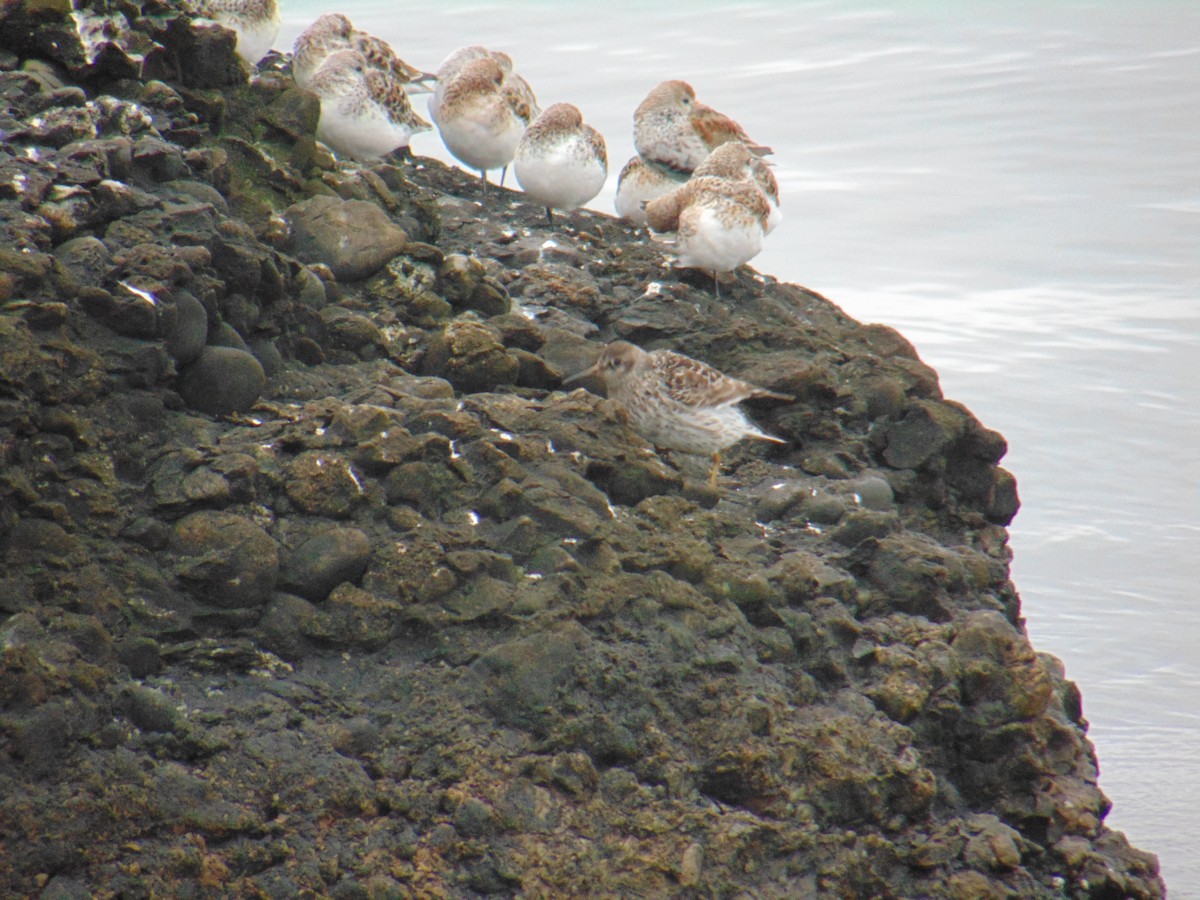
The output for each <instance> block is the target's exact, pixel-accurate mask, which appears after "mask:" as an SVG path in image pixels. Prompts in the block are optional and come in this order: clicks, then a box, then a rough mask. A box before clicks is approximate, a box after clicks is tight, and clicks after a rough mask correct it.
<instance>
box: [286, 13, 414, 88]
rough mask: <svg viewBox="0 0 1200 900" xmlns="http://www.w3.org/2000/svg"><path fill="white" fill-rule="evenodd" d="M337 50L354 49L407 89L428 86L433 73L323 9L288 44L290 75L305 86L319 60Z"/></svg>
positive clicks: (308, 82) (380, 39) (343, 17)
mask: <svg viewBox="0 0 1200 900" xmlns="http://www.w3.org/2000/svg"><path fill="white" fill-rule="evenodd" d="M337 50H357V51H358V52H359V53H361V54H362V55H363V57H364V58H365V59H366V60H367V62H369V63H370V64H371V65H372V66H374V67H375V68H377V69H382V70H384V71H386V72H387V73H388V74H389V75H390V76H391V78H392V80H393V81H395V82H396V83H397V84H401V85H406V86H407V89H408V90H415V89H417V88H421V89H423V90H426V91H428V90H430V88H429V86H428V84H427V83H428V82H431V81H433V79H434V77H435V76H434V75H433V74H431V73H429V72H422V71H421V70H420V69H418V68H417V67H416V66H410V65H409V64H408V63H406V62H405V61H404V60H402V59H401V58H400V57H398V56H397V55H396V53H395V51H394V50H392V47H391V45H390V44H388V42H387V41H385V40H383V39H382V38H377V37H375V35H373V34H368V33H367V32H365V31H361V30H359V29H358V28H355V27H354V24H353V23H352V22H351V21H350V20H349V19H348V18H346V17H345V16H343V15H342V14H341V13H326V14H325V15H323V16H320V17H319V18H318V19H317V20H316V21H315V22H313V23H312V24H311V25H309V26H308V27H307V28H305V29H304V31H302V32H300V36H299V37H298V38H296V43H295V44H294V45H293V48H292V78H293V79H295V82H296V84H297V85H299V86H300V87H302V88H306V87H308V86H309V84H310V83H311V82H312V79H313V76H314V75H316V74H317V70H318V69H320V68H321V64H322V63H323V62H325V60H326V59H327V58H328V57H329V55H330V54H331V53H334V52H335V51H337Z"/></svg>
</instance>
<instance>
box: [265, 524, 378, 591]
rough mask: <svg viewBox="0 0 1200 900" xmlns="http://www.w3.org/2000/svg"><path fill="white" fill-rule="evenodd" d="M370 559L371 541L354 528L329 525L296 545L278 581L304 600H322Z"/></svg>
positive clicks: (357, 575) (354, 576)
mask: <svg viewBox="0 0 1200 900" xmlns="http://www.w3.org/2000/svg"><path fill="white" fill-rule="evenodd" d="M370 561H371V541H370V539H369V538H368V537H367V536H366V535H365V534H364V533H363V532H361V531H359V530H358V529H357V528H332V529H330V530H328V531H324V532H321V533H320V534H315V535H313V536H312V537H310V538H309V539H308V540H306V541H304V543H302V544H300V546H298V547H297V548H296V549H295V550H294V551H292V553H291V554H290V557H289V559H288V561H287V562H286V564H285V565H284V566H283V570H282V573H281V578H280V584H281V586H282V587H284V588H286V589H288V590H291V591H292V592H293V593H295V594H297V595H299V596H301V597H304V598H305V599H306V600H312V601H320V600H324V599H325V598H326V597H327V596H328V595H329V592H330V591H332V590H333V589H334V588H335V587H337V586H338V585H339V584H341V583H342V582H344V581H357V580H358V579H359V578H361V577H362V574H363V572H365V571H366V569H367V565H368V563H369V562H370Z"/></svg>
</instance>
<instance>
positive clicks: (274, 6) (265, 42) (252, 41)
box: [196, 0, 280, 66]
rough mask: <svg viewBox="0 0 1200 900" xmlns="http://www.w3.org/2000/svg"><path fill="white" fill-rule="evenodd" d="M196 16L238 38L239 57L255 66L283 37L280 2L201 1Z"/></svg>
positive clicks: (243, 0)
mask: <svg viewBox="0 0 1200 900" xmlns="http://www.w3.org/2000/svg"><path fill="white" fill-rule="evenodd" d="M196 12H198V13H199V14H200V15H202V16H204V17H205V18H207V19H212V21H214V22H216V23H217V24H218V25H221V26H223V27H225V28H228V29H229V30H230V31H233V32H235V33H236V34H237V48H236V49H237V55H238V56H240V57H241V58H242V59H243V60H244V61H245V62H246V63H247V64H248V65H250V66H254V65H257V64H258V61H259V60H260V59H262V58H263V57H264V56H266V55H267V51H269V50H270V49H271V45H272V44H273V43H274V42H275V38H277V37H278V36H279V24H280V18H279V4H278V3H277V2H276V0H199V2H198V3H196Z"/></svg>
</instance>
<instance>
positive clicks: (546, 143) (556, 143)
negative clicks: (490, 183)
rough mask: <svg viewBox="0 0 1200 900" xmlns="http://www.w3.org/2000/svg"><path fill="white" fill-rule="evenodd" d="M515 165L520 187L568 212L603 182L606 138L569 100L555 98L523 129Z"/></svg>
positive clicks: (550, 215)
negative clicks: (553, 101) (586, 121)
mask: <svg viewBox="0 0 1200 900" xmlns="http://www.w3.org/2000/svg"><path fill="white" fill-rule="evenodd" d="M513 170H514V171H515V173H516V176H517V182H518V183H519V184H520V185H521V189H522V190H523V191H525V193H526V194H528V195H529V196H530V197H532V198H533V199H534V200H536V201H538V202H539V203H541V204H543V205H544V206H545V207H546V218H547V220H548V221H549V222H550V224H551V225H553V224H554V212H553V211H554V210H556V209H561V210H563V211H564V212H569V211H570V210H572V209H576V208H578V207H580V206H583V204H585V203H587V202H588V201H589V200H591V199H592V198H593V197H595V196H596V195H597V194H598V193H600V189H601V188H602V187H604V180H605V179H606V178H607V177H608V151H607V149H606V148H605V146H604V138H603V137H602V136H601V134H600V132H598V131H597V130H596V129H595V128H593V127H592V126H591V125H587V124H584V121H583V115H582V114H581V113H580V112H579V110H578V109H577V108H576V107H574V106H572V105H571V104H570V103H555V104H554V105H553V106H551V107H550V108H548V109H547V110H546V111H545V112H543V113H542V114H541V115H540V116H538V117H537V118H536V119H534V120H533V123H532V124H531V125H530V126H529V128H527V129H526V130H525V135H524V136H523V137H522V138H521V142H520V143H519V144H517V151H516V155H515V157H514V158H513Z"/></svg>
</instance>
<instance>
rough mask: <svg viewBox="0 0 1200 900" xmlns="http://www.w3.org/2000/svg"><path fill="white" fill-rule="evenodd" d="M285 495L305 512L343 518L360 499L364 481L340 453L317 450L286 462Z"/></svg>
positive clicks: (362, 495) (361, 499) (362, 493)
mask: <svg viewBox="0 0 1200 900" xmlns="http://www.w3.org/2000/svg"><path fill="white" fill-rule="evenodd" d="M287 471H288V478H287V495H288V498H289V499H290V500H291V501H292V502H293V503H295V504H296V506H297V507H298V508H299V509H301V510H303V511H304V512H306V513H309V514H311V515H317V516H328V517H330V518H335V519H344V518H346V517H347V516H349V515H350V513H351V512H353V511H354V508H355V507H356V506H358V504H359V503H361V502H362V501H363V498H364V490H363V483H362V481H361V480H360V479H359V477H358V476H357V475H356V474H355V472H354V469H353V468H352V467H351V466H350V464H349V463H348V462H346V460H344V459H342V458H341V457H340V456H337V455H334V454H331V453H325V452H322V451H319V450H310V451H308V452H306V453H302V454H300V455H299V456H298V457H296V459H295V460H294V461H293V462H292V463H291V464H290V465H289V466H288V470H287Z"/></svg>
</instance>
